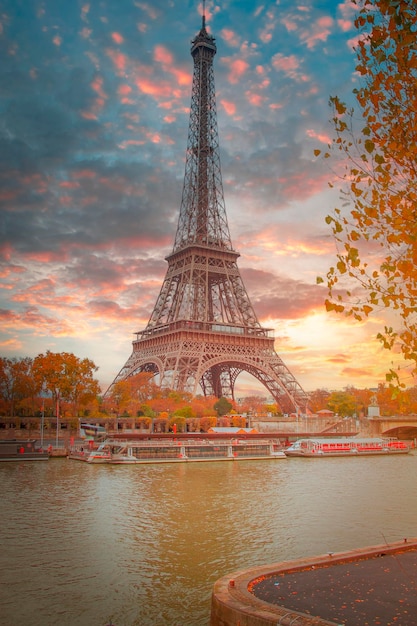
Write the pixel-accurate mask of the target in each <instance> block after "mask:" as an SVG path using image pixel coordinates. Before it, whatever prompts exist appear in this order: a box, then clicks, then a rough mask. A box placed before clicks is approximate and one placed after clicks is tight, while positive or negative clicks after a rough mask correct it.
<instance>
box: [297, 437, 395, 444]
mask: <svg viewBox="0 0 417 626" xmlns="http://www.w3.org/2000/svg"><path fill="white" fill-rule="evenodd" d="M301 441H313V442H314V443H359V442H361V443H376V442H377V441H385V439H383V438H382V437H304V438H303V439H297V441H296V442H295V443H298V442H301Z"/></svg>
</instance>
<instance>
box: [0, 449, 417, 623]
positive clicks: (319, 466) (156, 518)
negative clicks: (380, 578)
mask: <svg viewBox="0 0 417 626" xmlns="http://www.w3.org/2000/svg"><path fill="white" fill-rule="evenodd" d="M416 476H417V453H416V452H412V453H411V454H409V455H405V456H397V457H387V456H385V457H379V458H375V457H367V458H360V459H358V458H354V459H351V458H340V459H286V460H265V461H240V462H215V463H213V462H211V463H189V464H186V463H183V464H166V465H137V466H113V467H111V466H107V467H105V466H97V465H96V466H91V465H87V464H84V463H80V462H77V461H70V460H66V459H55V460H50V461H48V462H34V463H30V462H27V463H2V464H0V479H1V481H0V490H1V491H0V494H1V500H0V532H1V550H0V622H1V624H4V625H7V626H50V625H55V624H56V625H59V626H66V625H68V626H84V625H85V626H105V625H106V624H109V623H113V624H115V625H116V626H147V625H152V626H154V625H155V626H164V625H167V626H207V624H208V623H209V618H210V596H211V590H212V586H213V583H214V582H215V581H216V580H217V579H218V578H220V577H221V576H223V575H225V574H228V573H232V572H233V571H236V570H239V569H242V568H247V567H251V566H257V565H262V564H269V563H272V562H276V561H281V560H287V559H294V558H298V557H302V556H307V555H308V556H313V555H318V554H324V553H327V552H337V551H340V550H346V549H350V548H357V547H363V546H367V545H373V544H380V543H384V542H385V541H387V542H391V541H397V540H401V539H403V538H404V537H415V536H417V526H416V522H417V488H416Z"/></svg>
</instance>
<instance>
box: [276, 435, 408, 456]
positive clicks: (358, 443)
mask: <svg viewBox="0 0 417 626" xmlns="http://www.w3.org/2000/svg"><path fill="white" fill-rule="evenodd" d="M409 451H410V447H409V446H408V444H407V443H406V442H405V441H400V440H398V439H385V438H380V437H362V438H361V437H346V438H343V437H340V438H332V439H330V438H325V437H323V438H320V437H311V438H310V439H298V440H297V441H295V442H294V443H293V444H292V445H291V446H290V447H289V448H287V449H286V450H285V454H286V456H288V457H325V456H326V457H327V456H352V457H353V456H356V457H357V456H365V455H382V454H407V453H408V452H409Z"/></svg>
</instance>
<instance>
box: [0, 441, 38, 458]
mask: <svg viewBox="0 0 417 626" xmlns="http://www.w3.org/2000/svg"><path fill="white" fill-rule="evenodd" d="M48 459H49V454H48V451H47V450H43V449H42V448H37V447H36V439H2V440H0V462H3V461H47V460H48Z"/></svg>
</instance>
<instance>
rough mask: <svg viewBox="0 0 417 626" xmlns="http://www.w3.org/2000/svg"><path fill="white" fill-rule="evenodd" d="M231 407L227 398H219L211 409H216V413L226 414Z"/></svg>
mask: <svg viewBox="0 0 417 626" xmlns="http://www.w3.org/2000/svg"><path fill="white" fill-rule="evenodd" d="M232 407H233V404H232V403H231V402H229V400H228V399H227V398H223V396H222V397H221V398H219V399H218V400H217V402H215V403H214V405H213V409H214V410H215V411H216V413H217V415H219V416H220V415H226V413H229V411H230V409H231V408H232Z"/></svg>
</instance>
